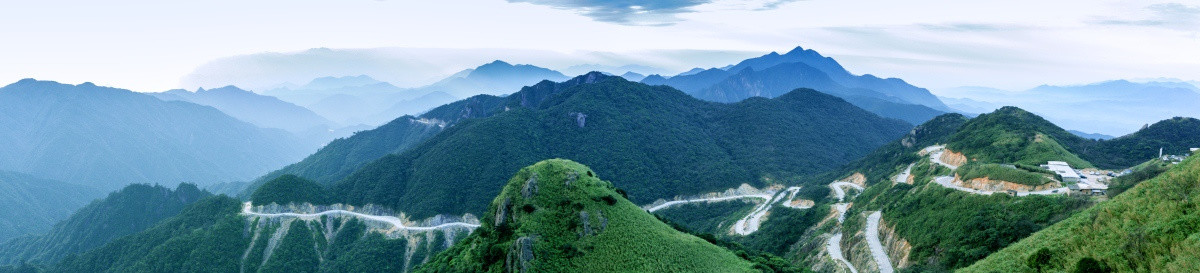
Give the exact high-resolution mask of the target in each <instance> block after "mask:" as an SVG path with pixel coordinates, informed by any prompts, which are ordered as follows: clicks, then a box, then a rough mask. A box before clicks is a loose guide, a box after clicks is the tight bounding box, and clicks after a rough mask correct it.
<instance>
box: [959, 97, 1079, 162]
mask: <svg viewBox="0 0 1200 273" xmlns="http://www.w3.org/2000/svg"><path fill="white" fill-rule="evenodd" d="M1084 141H1086V140H1084V139H1083V138H1080V137H1078V136H1076V135H1075V134H1072V133H1070V132H1067V131H1066V130H1063V129H1062V128H1059V127H1058V126H1057V125H1054V124H1053V123H1050V122H1049V121H1046V120H1045V119H1043V118H1042V117H1039V116H1037V115H1034V114H1033V113H1029V112H1026V111H1025V110H1022V109H1021V108H1016V107H1011V106H1008V107H1002V108H1000V109H997V110H996V111H994V112H992V113H988V114H982V115H979V116H977V117H975V118H973V119H971V121H969V122H967V123H966V124H964V125H963V127H962V128H961V129H960V130H959V131H958V132H957V133H955V134H954V135H953V136H951V137H950V139H948V143H947V144H946V148H947V149H950V150H952V151H955V152H959V153H963V154H964V155H965V156H966V157H967V158H968V160H969V161H980V162H983V163H1002V164H1025V165H1032V166H1037V165H1040V164H1045V163H1046V162H1047V161H1051V160H1055V161H1065V162H1067V163H1069V164H1071V166H1075V167H1076V168H1084V167H1091V166H1092V165H1091V163H1088V162H1087V161H1085V160H1083V159H1080V158H1079V156H1077V155H1075V154H1074V153H1072V152H1071V151H1069V150H1068V149H1069V148H1068V147H1075V146H1077V145H1079V144H1080V143H1082V142H1084Z"/></svg>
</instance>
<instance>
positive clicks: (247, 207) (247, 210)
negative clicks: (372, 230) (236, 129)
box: [241, 202, 479, 231]
mask: <svg viewBox="0 0 1200 273" xmlns="http://www.w3.org/2000/svg"><path fill="white" fill-rule="evenodd" d="M252 208H253V207H252V206H251V204H250V202H246V203H244V204H242V213H241V214H242V215H246V216H254V217H266V218H284V217H290V218H297V219H302V220H313V219H318V218H320V217H321V216H325V215H347V216H352V217H356V218H359V219H364V220H371V221H377V222H383V223H388V224H391V225H392V226H394V227H395V228H396V229H399V230H409V231H430V230H440V229H445V228H449V227H465V228H470V229H474V228H477V227H479V225H478V224H471V223H464V222H454V223H445V224H440V225H436V226H430V227H413V226H406V225H404V221H403V220H400V218H396V217H395V216H379V215H369V214H362V213H357V212H353V211H347V210H327V211H322V212H318V213H293V212H282V213H259V212H254V211H253V210H252Z"/></svg>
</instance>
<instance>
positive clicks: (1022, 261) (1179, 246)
mask: <svg viewBox="0 0 1200 273" xmlns="http://www.w3.org/2000/svg"><path fill="white" fill-rule="evenodd" d="M1197 183H1200V160H1197V159H1196V158H1195V157H1194V156H1193V157H1192V158H1190V159H1187V160H1185V161H1184V162H1183V163H1181V164H1179V165H1176V166H1175V167H1173V168H1171V170H1169V171H1167V172H1166V173H1164V174H1162V175H1159V176H1158V177H1156V178H1153V179H1151V180H1149V181H1146V182H1143V183H1141V184H1138V185H1137V186H1135V187H1133V188H1132V189H1130V190H1129V191H1127V192H1125V193H1123V194H1121V195H1119V196H1117V197H1116V198H1113V199H1112V200H1110V201H1108V202H1104V203H1101V204H1099V205H1096V206H1095V207H1092V208H1091V209H1088V210H1086V211H1083V212H1082V213H1079V214H1076V215H1074V216H1071V218H1068V219H1066V220H1064V221H1062V222H1059V223H1057V224H1055V225H1053V226H1050V227H1048V228H1046V229H1044V230H1042V231H1039V232H1037V233H1035V234H1033V235H1032V236H1029V237H1028V238H1025V239H1023V240H1021V241H1020V242H1017V243H1015V244H1012V245H1010V246H1008V247H1006V248H1004V249H1003V250H1001V251H999V252H996V253H994V254H992V255H989V256H988V257H987V258H986V259H983V260H981V261H979V262H977V263H975V264H973V265H971V266H970V267H967V268H965V269H964V270H963V272H1034V271H1036V269H1037V268H1038V267H1040V269H1041V271H1042V272H1069V271H1071V270H1075V269H1076V267H1077V264H1079V262H1080V261H1081V260H1084V259H1092V260H1095V261H1099V263H1101V264H1103V265H1104V267H1107V268H1110V269H1112V270H1113V271H1115V272H1195V271H1197V270H1200V256H1198V254H1197V253H1200V242H1198V241H1197V234H1196V231H1197V230H1198V229H1200V224H1198V223H1200V214H1198V213H1197V206H1196V203H1195V202H1191V201H1189V200H1195V199H1196V198H1200V196H1198V195H1200V191H1198V190H1197V189H1200V185H1198V184H1197ZM1043 249H1045V250H1049V251H1048V255H1046V257H1045V258H1044V259H1042V260H1041V261H1042V262H1036V263H1030V262H1029V261H1030V260H1033V259H1032V258H1030V256H1032V255H1033V254H1034V253H1035V252H1037V251H1039V250H1043Z"/></svg>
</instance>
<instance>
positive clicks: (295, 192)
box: [250, 174, 330, 206]
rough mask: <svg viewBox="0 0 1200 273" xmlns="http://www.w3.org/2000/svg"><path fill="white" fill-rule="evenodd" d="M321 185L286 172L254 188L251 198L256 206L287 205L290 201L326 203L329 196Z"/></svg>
mask: <svg viewBox="0 0 1200 273" xmlns="http://www.w3.org/2000/svg"><path fill="white" fill-rule="evenodd" d="M327 195H328V194H327V193H326V191H325V189H324V188H322V187H321V185H317V183H316V182H312V181H310V180H308V179H304V178H300V177H297V176H295V175H290V174H286V175H283V176H280V177H278V178H275V179H271V181H268V182H267V183H266V184H263V185H262V187H259V188H258V189H256V190H254V194H253V195H251V196H250V200H252V201H253V202H254V205H255V206H261V205H266V204H271V203H275V204H280V205H287V204H289V203H310V204H317V205H324V204H328V203H329V199H330V198H329V197H327Z"/></svg>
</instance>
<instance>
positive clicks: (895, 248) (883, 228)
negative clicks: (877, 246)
mask: <svg viewBox="0 0 1200 273" xmlns="http://www.w3.org/2000/svg"><path fill="white" fill-rule="evenodd" d="M879 239H880V241H881V242H883V247H884V249H885V250H886V251H887V254H888V257H889V258H891V260H892V262H893V263H895V264H896V269H903V268H906V267H908V266H909V265H911V264H910V263H909V261H908V257H909V254H910V253H912V245H911V244H909V243H908V240H905V239H904V238H901V237H900V235H899V234H896V230H895V229H894V228H892V226H891V225H888V223H887V221H883V220H880V223H879Z"/></svg>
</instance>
